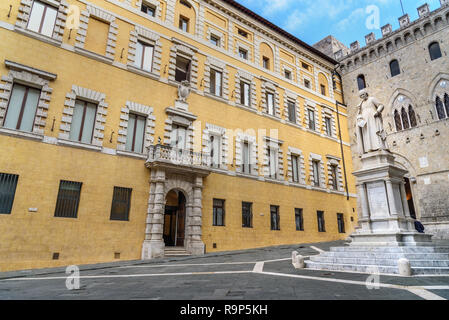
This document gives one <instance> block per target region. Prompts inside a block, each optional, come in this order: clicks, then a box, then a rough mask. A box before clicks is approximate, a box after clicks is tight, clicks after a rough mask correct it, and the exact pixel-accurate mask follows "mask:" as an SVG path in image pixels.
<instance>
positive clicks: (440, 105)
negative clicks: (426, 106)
mask: <svg viewBox="0 0 449 320" xmlns="http://www.w3.org/2000/svg"><path fill="white" fill-rule="evenodd" d="M436 107H437V114H438V119H440V120H441V119H444V118H446V114H445V112H444V106H443V101H441V99H440V97H437V99H436Z"/></svg>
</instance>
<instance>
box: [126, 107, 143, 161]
mask: <svg viewBox="0 0 449 320" xmlns="http://www.w3.org/2000/svg"><path fill="white" fill-rule="evenodd" d="M146 121H147V118H146V117H144V116H141V115H138V114H134V113H130V114H129V119H128V133H127V135H126V146H125V148H126V151H130V152H136V153H143V144H144V140H145V123H146Z"/></svg>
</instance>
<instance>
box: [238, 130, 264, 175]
mask: <svg viewBox="0 0 449 320" xmlns="http://www.w3.org/2000/svg"><path fill="white" fill-rule="evenodd" d="M235 154H236V166H237V172H238V173H242V174H245V175H252V176H256V175H258V171H259V167H258V165H257V154H258V150H257V138H256V137H255V136H252V135H249V134H245V133H238V134H237V135H236V137H235Z"/></svg>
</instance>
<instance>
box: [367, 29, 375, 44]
mask: <svg viewBox="0 0 449 320" xmlns="http://www.w3.org/2000/svg"><path fill="white" fill-rule="evenodd" d="M365 41H366V44H367V45H368V44H370V43H371V42H374V41H376V35H375V34H374V32H371V33H370V34H367V35H366V36H365Z"/></svg>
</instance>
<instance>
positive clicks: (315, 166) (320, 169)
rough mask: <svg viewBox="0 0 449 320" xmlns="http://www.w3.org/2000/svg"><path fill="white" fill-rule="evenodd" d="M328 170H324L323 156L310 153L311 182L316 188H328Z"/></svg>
mask: <svg viewBox="0 0 449 320" xmlns="http://www.w3.org/2000/svg"><path fill="white" fill-rule="evenodd" d="M325 177H326V172H325V170H324V162H323V157H322V156H321V155H318V154H315V153H310V154H309V182H310V184H311V185H312V186H313V187H315V188H326V179H325Z"/></svg>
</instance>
